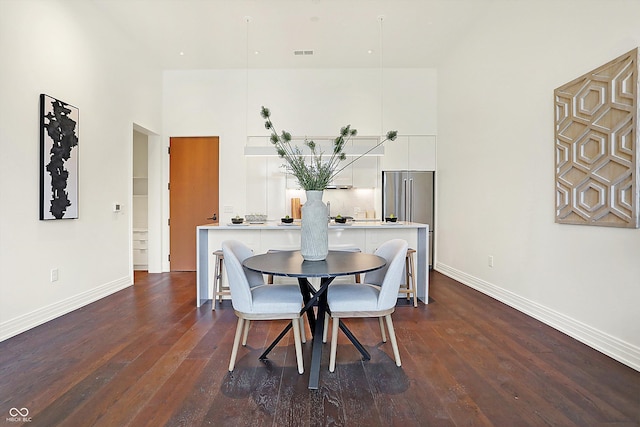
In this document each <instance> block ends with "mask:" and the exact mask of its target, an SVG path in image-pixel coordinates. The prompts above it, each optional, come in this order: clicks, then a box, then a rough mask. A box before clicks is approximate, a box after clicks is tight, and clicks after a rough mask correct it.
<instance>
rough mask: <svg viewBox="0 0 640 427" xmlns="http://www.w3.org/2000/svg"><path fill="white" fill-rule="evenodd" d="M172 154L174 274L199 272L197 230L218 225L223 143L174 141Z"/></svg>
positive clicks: (215, 139)
mask: <svg viewBox="0 0 640 427" xmlns="http://www.w3.org/2000/svg"><path fill="white" fill-rule="evenodd" d="M169 153H170V161H169V200H170V201H169V206H170V208H169V211H170V212H169V229H170V237H169V239H170V253H169V255H170V257H169V261H170V266H171V271H195V270H196V226H198V225H203V224H210V223H212V222H216V223H217V222H218V156H219V140H218V137H217V136H215V137H175V138H171V139H170V141H169ZM211 218H215V219H211Z"/></svg>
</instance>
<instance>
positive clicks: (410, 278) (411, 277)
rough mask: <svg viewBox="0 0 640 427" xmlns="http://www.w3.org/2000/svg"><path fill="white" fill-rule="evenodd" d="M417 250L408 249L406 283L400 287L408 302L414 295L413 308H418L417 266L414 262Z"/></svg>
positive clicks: (405, 268) (405, 267)
mask: <svg viewBox="0 0 640 427" xmlns="http://www.w3.org/2000/svg"><path fill="white" fill-rule="evenodd" d="M415 253H416V250H415V249H412V248H409V249H407V256H406V257H405V260H404V270H405V283H404V284H402V285H400V293H403V294H406V295H407V300H411V295H412V294H413V306H414V307H417V306H418V292H417V291H418V290H417V289H416V276H415V264H414V262H413V254H415Z"/></svg>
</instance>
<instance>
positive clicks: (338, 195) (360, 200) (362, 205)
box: [286, 188, 376, 219]
mask: <svg viewBox="0 0 640 427" xmlns="http://www.w3.org/2000/svg"><path fill="white" fill-rule="evenodd" d="M375 194H376V193H375V190H374V189H372V188H352V189H348V190H340V189H335V190H332V189H328V190H325V191H324V195H323V197H322V201H323V202H325V203H327V204H328V205H329V206H330V215H331V216H337V215H341V216H351V217H354V218H360V219H365V218H367V217H370V218H371V219H373V218H375V215H376V212H375ZM286 195H287V213H288V214H290V212H289V210H290V200H291V198H295V197H299V198H300V202H301V203H304V202H305V200H306V197H305V192H304V190H287V192H286Z"/></svg>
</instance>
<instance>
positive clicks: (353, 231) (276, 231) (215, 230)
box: [196, 221, 429, 307]
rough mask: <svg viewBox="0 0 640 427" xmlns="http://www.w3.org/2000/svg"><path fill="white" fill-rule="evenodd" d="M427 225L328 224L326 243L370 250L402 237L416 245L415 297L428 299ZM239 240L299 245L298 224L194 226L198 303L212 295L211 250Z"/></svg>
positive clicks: (262, 245)
mask: <svg viewBox="0 0 640 427" xmlns="http://www.w3.org/2000/svg"><path fill="white" fill-rule="evenodd" d="M428 236H429V226H428V225H427V224H419V223H415V222H400V223H385V222H377V221H361V222H359V221H354V222H352V223H351V222H350V223H348V224H346V225H343V224H335V225H334V224H333V223H331V224H330V225H329V246H330V247H340V246H356V247H358V248H360V249H361V250H362V251H363V252H368V253H372V252H374V251H375V249H376V248H377V247H378V246H379V245H380V244H381V243H383V242H386V241H387V240H391V239H405V240H406V241H407V242H408V243H409V247H411V248H414V249H416V251H417V252H416V283H417V287H418V299H420V300H421V301H422V302H424V303H425V304H426V303H428V301H429V298H428V297H429V271H428V270H429V262H428V259H429V245H428V238H429V237H428ZM231 239H234V240H239V241H241V242H243V243H244V244H246V245H247V246H249V247H250V248H251V249H253V251H254V253H256V254H261V253H265V252H267V251H268V250H269V249H299V248H300V224H299V223H297V224H296V223H294V224H292V225H289V224H281V223H280V222H275V221H274V222H270V221H267V222H266V223H264V224H243V225H231V224H229V225H216V224H210V225H201V226H198V227H197V284H196V286H197V295H196V304H197V305H198V307H200V306H201V305H202V304H203V303H205V302H207V301H208V300H210V299H211V298H212V296H213V293H212V292H213V288H212V283H213V277H212V274H213V273H212V272H213V266H214V265H213V263H214V256H213V252H214V251H215V250H218V249H220V247H221V244H222V242H223V241H225V240H231Z"/></svg>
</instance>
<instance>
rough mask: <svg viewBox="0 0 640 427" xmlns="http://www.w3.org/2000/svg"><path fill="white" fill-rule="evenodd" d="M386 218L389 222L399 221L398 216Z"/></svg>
mask: <svg viewBox="0 0 640 427" xmlns="http://www.w3.org/2000/svg"><path fill="white" fill-rule="evenodd" d="M384 220H385V221H387V222H396V221H398V217H393V218H389V217H387V218H385V219H384Z"/></svg>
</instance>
